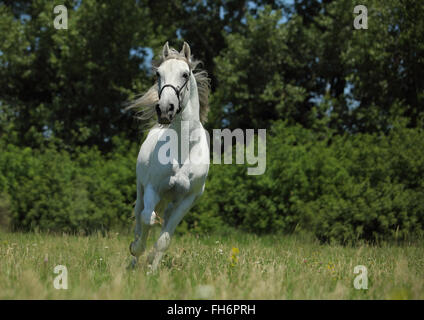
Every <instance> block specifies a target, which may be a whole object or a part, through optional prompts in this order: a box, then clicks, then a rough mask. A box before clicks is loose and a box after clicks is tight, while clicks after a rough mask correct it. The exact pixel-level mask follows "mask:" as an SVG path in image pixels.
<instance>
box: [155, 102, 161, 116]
mask: <svg viewBox="0 0 424 320" xmlns="http://www.w3.org/2000/svg"><path fill="white" fill-rule="evenodd" d="M156 113H157V114H158V116H160V113H161V112H160V108H159V104H157V105H156Z"/></svg>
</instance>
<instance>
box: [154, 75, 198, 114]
mask: <svg viewBox="0 0 424 320" xmlns="http://www.w3.org/2000/svg"><path fill="white" fill-rule="evenodd" d="M190 72H191V71H190ZM189 79H190V75H189V76H188V77H187V79H186V81H185V82H184V84H183V85H182V86H181V88H179V89H177V88H175V87H174V86H173V85H172V84H165V85H164V86H163V87H162V88H161V89H160V91H159V99H160V96H161V95H162V91H163V89H165V88H166V87H170V88H172V89H174V91H175V95H176V96H177V98H178V109H177V113H180V112H181V109H182V108H181V100H180V94H181V91H182V90H183V88H184V87H185V86H186V85H187V83H188V80H189Z"/></svg>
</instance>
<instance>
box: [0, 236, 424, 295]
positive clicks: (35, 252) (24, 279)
mask: <svg viewBox="0 0 424 320" xmlns="http://www.w3.org/2000/svg"><path fill="white" fill-rule="evenodd" d="M157 231H158V230H156V232H157ZM153 240H154V239H153V238H150V241H149V245H152V244H153ZM130 241H131V236H130V235H129V234H125V233H122V234H121V233H118V232H110V233H108V234H103V235H102V234H100V233H98V234H94V235H90V236H83V235H66V234H62V235H57V234H56V235H55V234H47V233H37V232H34V233H9V232H5V233H0V299H424V254H423V253H424V244H423V242H422V241H417V242H403V243H398V244H393V243H392V244H387V243H385V244H384V243H383V244H379V245H367V244H366V243H363V244H357V245H355V246H341V245H337V244H321V243H319V242H318V241H316V240H315V239H314V238H312V237H310V236H307V235H291V236H282V235H265V236H257V235H253V234H245V233H241V232H237V231H234V232H228V233H226V234H221V235H213V234H212V235H194V234H189V233H187V234H182V235H177V236H176V237H175V238H174V239H173V242H172V244H171V247H170V250H168V252H167V254H166V255H165V257H164V259H163V261H162V264H161V267H160V270H159V271H158V272H157V273H153V274H152V273H151V272H150V271H149V268H148V267H147V266H146V264H145V255H144V256H143V257H142V259H141V260H140V262H139V266H138V267H137V268H136V269H132V270H128V269H127V265H128V264H129V261H130V256H129V252H128V245H129V243H130ZM56 265H64V266H66V268H67V270H68V289H67V290H57V289H55V288H54V286H53V281H54V278H55V277H56V276H58V275H57V274H55V273H54V267H55V266H56ZM357 265H363V266H365V267H366V268H367V271H368V289H367V290H357V289H355V288H354V285H353V282H354V279H355V277H357V276H358V275H357V274H354V267H355V266H357Z"/></svg>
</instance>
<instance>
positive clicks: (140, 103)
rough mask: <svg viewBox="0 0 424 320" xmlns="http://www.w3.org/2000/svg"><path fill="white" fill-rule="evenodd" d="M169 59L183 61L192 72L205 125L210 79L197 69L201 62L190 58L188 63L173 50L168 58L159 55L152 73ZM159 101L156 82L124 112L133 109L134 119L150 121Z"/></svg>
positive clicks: (201, 117) (180, 54)
mask: <svg viewBox="0 0 424 320" xmlns="http://www.w3.org/2000/svg"><path fill="white" fill-rule="evenodd" d="M170 59H178V60H183V61H185V62H186V63H187V64H188V65H189V67H190V69H191V70H192V71H193V75H194V78H195V79H196V83H197V91H198V93H199V107H200V110H199V116H200V121H201V122H202V123H205V122H206V120H207V116H208V111H209V101H208V100H209V90H210V79H209V78H208V73H207V72H206V71H205V70H200V69H197V67H198V66H199V64H201V61H199V60H194V59H193V57H190V61H188V60H187V59H186V58H185V56H184V54H183V53H179V52H178V51H177V50H175V49H174V48H170V49H169V54H168V56H166V57H164V56H163V55H161V56H160V57H159V59H157V60H155V61H154V62H153V63H152V69H153V72H154V73H156V69H157V68H159V66H160V65H161V64H162V63H163V62H165V61H166V60H170ZM158 101H159V93H158V82H157V81H156V82H155V84H154V85H153V86H151V87H150V89H149V90H147V91H146V92H145V93H144V94H143V95H141V97H139V98H136V99H135V100H133V101H132V102H130V104H129V106H128V107H127V108H126V110H129V109H134V110H136V117H137V118H138V119H140V120H147V121H149V120H152V119H154V117H155V115H156V112H155V106H156V104H157V103H158Z"/></svg>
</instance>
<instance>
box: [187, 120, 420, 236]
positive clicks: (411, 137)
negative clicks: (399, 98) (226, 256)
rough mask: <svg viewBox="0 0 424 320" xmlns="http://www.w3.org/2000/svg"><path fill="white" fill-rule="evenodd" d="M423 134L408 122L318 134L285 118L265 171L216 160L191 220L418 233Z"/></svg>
mask: <svg viewBox="0 0 424 320" xmlns="http://www.w3.org/2000/svg"><path fill="white" fill-rule="evenodd" d="M423 138H424V132H423V131H422V130H418V129H405V128H394V129H393V130H392V132H391V133H390V135H388V136H384V135H377V134H357V135H345V136H339V135H329V136H327V137H324V138H323V137H321V138H318V137H317V135H316V134H314V133H313V131H311V130H307V129H304V128H301V127H299V126H294V127H290V126H287V125H286V124H284V123H283V122H279V123H277V124H276V125H275V126H274V127H273V129H272V132H271V134H270V135H269V136H268V142H267V169H266V172H265V174H264V175H260V176H248V175H247V165H245V166H242V165H212V167H211V171H210V176H209V178H208V182H207V185H206V190H205V194H204V196H203V198H202V200H201V201H200V203H199V204H198V205H197V206H196V207H195V208H194V209H193V210H192V211H194V212H195V213H194V214H193V215H192V216H191V217H189V218H188V222H190V219H192V220H191V223H192V225H193V226H194V223H195V221H196V220H194V221H193V219H199V220H200V221H201V222H197V225H196V227H198V228H203V230H212V229H216V228H221V226H222V225H230V226H235V227H239V228H242V229H244V230H247V231H250V232H259V233H267V232H277V233H279V232H285V233H291V232H294V231H299V230H307V231H312V232H313V233H314V234H315V235H316V236H317V237H318V238H320V239H321V240H323V241H333V240H336V241H340V242H351V241H355V240H358V239H365V240H370V241H377V240H380V239H397V238H399V239H405V238H408V237H414V236H416V235H418V234H421V233H422V231H423V229H424V179H423V177H424V143H423V141H424V140H423ZM203 217H208V218H207V219H204V218H203ZM216 222H218V223H216Z"/></svg>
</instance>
